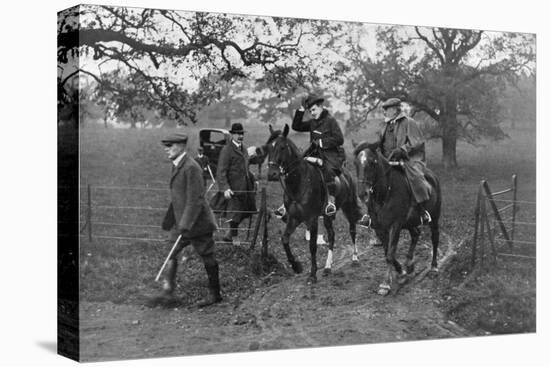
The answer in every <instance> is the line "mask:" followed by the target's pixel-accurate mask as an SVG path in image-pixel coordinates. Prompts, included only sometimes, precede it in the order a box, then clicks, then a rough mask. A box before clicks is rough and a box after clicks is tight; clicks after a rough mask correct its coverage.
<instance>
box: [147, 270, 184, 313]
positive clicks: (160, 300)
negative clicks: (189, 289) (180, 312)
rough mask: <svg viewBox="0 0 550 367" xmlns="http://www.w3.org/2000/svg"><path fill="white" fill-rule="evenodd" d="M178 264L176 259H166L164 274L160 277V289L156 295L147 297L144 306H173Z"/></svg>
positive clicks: (175, 301)
mask: <svg viewBox="0 0 550 367" xmlns="http://www.w3.org/2000/svg"><path fill="white" fill-rule="evenodd" d="M177 268H178V264H177V261H176V260H168V263H167V264H166V268H165V270H164V271H165V273H164V274H165V275H164V278H163V279H162V291H161V292H160V293H159V294H158V295H154V296H152V297H148V299H147V301H146V303H145V304H146V306H148V307H157V306H162V307H175V306H176V305H177V299H176V297H174V290H175V289H176V271H177Z"/></svg>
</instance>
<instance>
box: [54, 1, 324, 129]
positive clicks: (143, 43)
mask: <svg viewBox="0 0 550 367" xmlns="http://www.w3.org/2000/svg"><path fill="white" fill-rule="evenodd" d="M328 24H329V23H328V22H326V21H309V20H302V19H291V18H272V17H258V16H256V17H254V16H237V15H226V14H218V13H201V12H180V11H171V10H156V9H134V8H122V7H108V6H90V5H82V6H78V7H75V8H72V9H69V10H67V11H65V12H63V13H60V14H59V22H58V52H57V55H58V65H59V70H60V75H61V77H60V78H59V84H60V88H59V90H60V91H61V93H60V94H62V91H63V88H64V85H65V83H67V81H68V80H70V78H71V77H73V76H74V75H78V74H82V73H85V74H87V75H88V76H90V77H93V78H95V79H96V81H97V82H98V83H99V84H102V83H104V82H105V81H106V78H105V75H106V74H107V73H106V72H103V71H102V70H104V69H105V70H107V71H109V68H111V69H112V68H117V69H124V70H125V71H126V72H128V73H130V74H137V75H140V76H141V78H143V79H144V80H145V81H146V82H147V90H145V91H144V93H146V94H147V96H148V98H149V99H150V100H151V102H152V103H155V104H157V105H158V106H162V107H163V109H164V110H166V111H168V110H169V111H172V112H174V113H175V114H176V117H178V118H179V119H180V120H181V121H184V120H185V119H189V120H191V121H193V122H195V121H196V117H197V110H198V109H199V108H200V107H202V106H204V105H205V104H208V103H210V102H211V101H212V100H215V99H216V96H217V94H216V93H213V91H214V92H215V91H216V89H217V87H216V85H217V84H218V83H219V82H220V81H225V82H229V81H231V80H234V79H236V78H241V77H244V76H247V77H251V76H252V77H259V76H260V75H265V74H273V75H274V77H273V79H274V80H276V81H277V86H278V87H280V86H281V85H284V82H283V81H282V79H290V78H291V79H292V80H294V81H295V80H296V79H297V78H298V79H299V77H300V73H293V70H294V69H293V67H292V63H296V62H297V61H299V60H300V59H301V58H300V56H299V53H298V46H299V45H300V43H301V42H303V41H304V40H305V39H308V38H314V37H316V36H318V35H320V34H326V33H327V32H326V30H327V27H328ZM77 58H80V62H79V63H78V65H76V67H74V66H75V65H74V64H75V62H74V61H75V60H76V59H77ZM84 59H85V60H89V61H90V62H82V61H83V60H84ZM71 64H73V67H72V68H71V67H70V66H71ZM90 65H94V66H96V67H95V68H91V67H90ZM281 71H284V72H281ZM205 75H217V76H218V78H217V79H216V78H208V79H206V80H205V78H204V76H205ZM294 81H293V83H294ZM62 97H63V96H62V95H61V97H60V101H61V103H62V102H63V98H62Z"/></svg>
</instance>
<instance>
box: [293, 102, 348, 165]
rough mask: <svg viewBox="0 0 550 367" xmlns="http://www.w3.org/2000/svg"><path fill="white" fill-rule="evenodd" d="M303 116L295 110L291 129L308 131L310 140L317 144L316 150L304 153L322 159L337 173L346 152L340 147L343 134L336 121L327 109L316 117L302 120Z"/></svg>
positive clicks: (342, 142)
mask: <svg viewBox="0 0 550 367" xmlns="http://www.w3.org/2000/svg"><path fill="white" fill-rule="evenodd" d="M303 117H304V112H303V111H300V110H297V111H296V113H295V114H294V119H293V120H292V129H293V130H295V131H301V132H308V131H309V137H310V141H311V142H313V141H315V142H316V143H317V144H316V145H317V146H318V148H317V149H316V151H311V152H306V155H310V156H317V157H319V158H321V159H323V161H325V162H326V163H328V166H329V167H330V168H331V169H333V170H336V171H335V173H336V174H338V173H339V172H338V171H339V170H340V169H341V167H342V165H343V164H344V162H345V160H346V153H345V152H344V148H343V147H342V145H343V144H344V135H343V134H342V130H341V129H340V126H339V125H338V122H336V119H335V118H334V117H332V116H331V115H330V113H329V112H328V111H327V110H323V112H321V116H319V118H318V119H311V120H303ZM308 153H311V154H308Z"/></svg>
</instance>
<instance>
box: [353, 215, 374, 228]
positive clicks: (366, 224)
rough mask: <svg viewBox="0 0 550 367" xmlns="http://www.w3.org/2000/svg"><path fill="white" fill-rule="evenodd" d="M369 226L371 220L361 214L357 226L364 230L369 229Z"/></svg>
mask: <svg viewBox="0 0 550 367" xmlns="http://www.w3.org/2000/svg"><path fill="white" fill-rule="evenodd" d="M371 224H372V219H371V217H370V216H369V215H368V214H363V216H362V217H361V219H359V221H358V222H357V225H359V226H361V227H365V228H370V226H371Z"/></svg>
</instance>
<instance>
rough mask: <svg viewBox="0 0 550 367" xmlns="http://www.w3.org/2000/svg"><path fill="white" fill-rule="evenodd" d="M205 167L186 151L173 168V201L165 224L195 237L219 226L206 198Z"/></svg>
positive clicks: (168, 228)
mask: <svg viewBox="0 0 550 367" xmlns="http://www.w3.org/2000/svg"><path fill="white" fill-rule="evenodd" d="M204 195H205V189H204V181H203V178H202V169H201V168H200V166H199V164H198V163H197V162H196V161H195V160H194V159H192V158H191V157H189V154H186V155H185V156H184V157H183V159H182V160H181V161H180V162H179V164H178V166H177V167H175V168H173V172H172V176H171V178H170V197H171V203H170V206H169V207H168V210H167V212H166V215H165V216H164V220H163V224H162V228H163V229H164V230H173V231H175V232H176V233H177V234H181V235H182V238H193V237H197V236H202V235H205V234H208V233H212V232H214V231H215V230H216V229H217V226H216V219H215V217H214V214H213V213H212V210H211V209H210V206H209V205H208V203H207V201H206V198H205V196H204Z"/></svg>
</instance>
